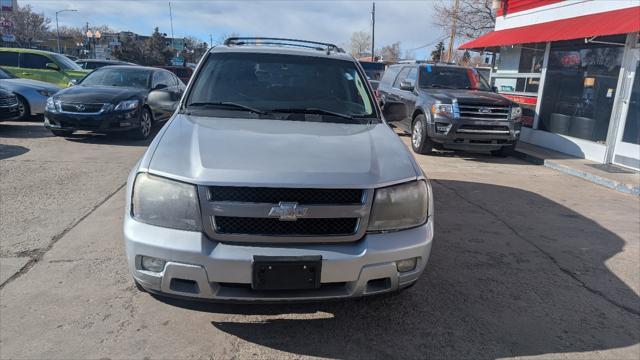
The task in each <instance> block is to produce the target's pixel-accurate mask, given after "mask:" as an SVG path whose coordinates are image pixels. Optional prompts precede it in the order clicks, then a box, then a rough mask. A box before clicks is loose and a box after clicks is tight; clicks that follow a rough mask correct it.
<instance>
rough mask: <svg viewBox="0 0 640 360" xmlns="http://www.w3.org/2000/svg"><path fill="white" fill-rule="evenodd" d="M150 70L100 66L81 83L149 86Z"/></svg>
mask: <svg viewBox="0 0 640 360" xmlns="http://www.w3.org/2000/svg"><path fill="white" fill-rule="evenodd" d="M150 76H151V70H146V69H133V68H108V67H105V68H100V69H98V70H96V71H94V72H92V73H90V74H89V75H87V77H85V78H84V80H82V82H81V84H82V85H102V86H117V87H133V88H140V89H148V88H149V77H150Z"/></svg>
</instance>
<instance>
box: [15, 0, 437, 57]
mask: <svg viewBox="0 0 640 360" xmlns="http://www.w3.org/2000/svg"><path fill="white" fill-rule="evenodd" d="M434 3H435V1H434V0H425V1H403V0H395V1H394V0H387V1H379V0H378V1H376V33H375V44H376V48H380V47H382V46H383V45H388V44H391V43H394V42H396V41H400V43H401V49H402V51H403V55H404V51H406V50H412V49H415V50H414V53H415V56H416V58H418V59H422V58H425V57H426V56H427V54H430V53H431V50H432V49H433V46H434V45H435V43H436V42H437V41H439V40H440V39H442V38H444V37H446V34H444V33H443V31H442V30H441V29H440V28H438V27H437V26H435V25H433V23H432V20H431V19H432V17H433V5H434ZM18 4H19V5H21V6H24V5H27V4H28V5H31V6H32V8H33V9H34V10H36V11H37V12H43V13H44V14H45V16H47V17H49V18H50V19H51V20H52V25H53V26H54V27H55V12H56V11H58V10H64V9H75V10H77V12H63V13H60V14H59V23H60V26H62V25H66V26H75V27H78V26H85V23H86V22H89V26H92V25H103V24H104V25H109V26H110V27H111V28H113V29H115V30H117V31H127V30H128V31H133V32H135V33H139V34H150V33H151V32H152V31H153V28H154V27H156V26H158V27H159V28H160V32H164V33H167V34H168V35H169V36H170V35H171V22H170V17H169V1H158V0H31V1H27V0H18ZM371 4H372V1H339V0H333V1H305V0H299V1H295V0H289V1H267V0H262V1H249V0H237V1H209V0H172V1H171V8H172V13H173V34H174V36H175V37H185V36H194V37H196V38H198V39H200V40H202V41H206V42H209V38H210V35H212V37H213V41H214V43H215V42H217V41H218V40H219V39H220V38H221V37H222V36H224V35H225V34H230V33H232V32H235V33H239V34H240V35H242V36H265V37H267V36H271V37H288V38H296V39H306V40H315V41H322V42H331V43H335V44H337V45H340V46H345V47H346V46H347V44H348V43H349V39H350V38H351V34H352V33H353V32H356V31H367V32H369V31H371ZM417 48H419V49H417Z"/></svg>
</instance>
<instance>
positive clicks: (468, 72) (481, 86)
mask: <svg viewBox="0 0 640 360" xmlns="http://www.w3.org/2000/svg"><path fill="white" fill-rule="evenodd" d="M419 83H420V87H421V88H425V89H428V88H442V89H470V90H483V91H490V90H491V87H490V86H489V84H488V83H487V81H486V80H485V79H484V78H483V77H482V76H481V75H480V74H479V73H478V71H477V70H476V69H468V68H462V67H452V66H432V65H427V66H423V67H421V68H420V82H419Z"/></svg>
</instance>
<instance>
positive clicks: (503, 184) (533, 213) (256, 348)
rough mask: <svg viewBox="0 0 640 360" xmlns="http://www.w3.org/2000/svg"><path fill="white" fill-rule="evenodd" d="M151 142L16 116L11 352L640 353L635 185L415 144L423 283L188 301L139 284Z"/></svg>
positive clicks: (7, 315)
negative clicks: (133, 241)
mask: <svg viewBox="0 0 640 360" xmlns="http://www.w3.org/2000/svg"><path fill="white" fill-rule="evenodd" d="M404 140H405V142H407V144H408V138H405V139H404ZM147 144H148V142H139V141H132V140H128V139H123V138H120V137H117V136H102V135H91V134H79V135H75V136H73V137H71V138H57V137H53V136H50V134H49V133H48V132H47V131H46V130H45V129H44V128H43V127H42V124H41V123H37V122H31V123H18V122H3V123H0V358H2V359H9V358H11V359H19V358H29V359H36V358H48V359H51V358H56V359H72V358H73V359H80V358H82V359H88V358H92V359H107V358H109V359H125V358H126V359H146V358H154V359H155V358H171V359H175V358H184V359H193V358H196V359H209V358H270V359H273V358H278V359H280V358H299V357H307V356H308V357H328V358H345V359H352V358H367V359H369V358H402V359H417V358H420V359H423V358H474V359H478V358H482V359H493V358H516V357H534V358H535V357H537V358H561V359H565V358H566V359H585V358H589V359H638V358H640V326H639V324H640V297H639V294H640V260H639V259H640V201H639V199H638V197H637V196H633V195H626V194H621V193H619V192H616V191H614V190H609V189H606V188H603V187H600V186H598V185H595V184H592V183H589V182H586V181H583V180H581V179H578V178H575V177H571V176H568V175H565V174H562V173H560V172H556V171H554V170H552V169H548V168H545V167H542V166H536V165H531V164H528V163H525V162H522V161H520V160H517V159H514V158H502V159H501V158H493V157H490V156H487V155H479V154H466V153H452V152H442V153H438V154H436V155H433V156H421V155H417V156H416V158H417V159H418V162H419V163H420V164H421V166H422V167H423V168H424V169H425V171H426V173H427V174H428V176H429V177H430V178H431V179H432V181H433V190H434V198H435V205H436V209H435V210H436V237H435V240H434V241H435V242H434V246H433V251H432V254H431V259H430V262H429V264H428V267H427V272H426V273H425V274H424V276H423V277H422V278H421V279H420V281H419V282H418V283H417V284H416V285H415V286H414V287H413V288H411V289H409V290H407V291H405V292H403V293H400V294H397V295H392V296H389V295H387V296H378V297H373V298H366V299H359V300H349V301H336V302H328V303H312V304H284V305H226V304H214V303H202V302H188V301H179V300H172V299H166V298H159V297H154V296H151V295H149V294H147V293H143V292H140V291H138V290H137V289H136V287H135V286H134V284H133V282H132V280H131V277H130V274H129V272H128V269H127V266H126V259H125V256H124V248H123V241H122V235H121V227H122V216H123V208H124V190H123V185H124V183H125V181H126V175H127V174H128V172H129V170H130V169H131V168H132V167H133V165H134V164H135V162H136V161H137V160H138V158H139V157H140V156H141V155H142V153H143V152H144V150H145V147H146V145H147Z"/></svg>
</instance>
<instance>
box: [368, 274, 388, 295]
mask: <svg viewBox="0 0 640 360" xmlns="http://www.w3.org/2000/svg"><path fill="white" fill-rule="evenodd" d="M390 289H391V279H389V278H382V279H374V280H369V281H367V291H366V292H367V293H374V292H379V291H386V290H390Z"/></svg>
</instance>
